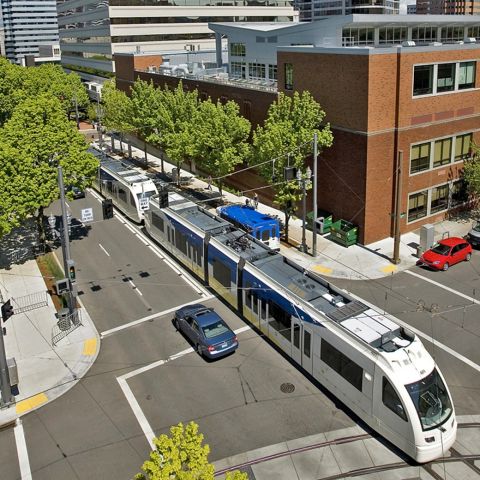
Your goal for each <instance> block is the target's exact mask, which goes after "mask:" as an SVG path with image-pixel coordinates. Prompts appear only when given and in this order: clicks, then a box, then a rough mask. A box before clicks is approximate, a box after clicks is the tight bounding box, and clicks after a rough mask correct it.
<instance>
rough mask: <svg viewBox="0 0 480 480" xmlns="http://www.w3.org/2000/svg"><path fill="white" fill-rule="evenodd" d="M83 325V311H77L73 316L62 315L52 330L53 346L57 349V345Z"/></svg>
mask: <svg viewBox="0 0 480 480" xmlns="http://www.w3.org/2000/svg"><path fill="white" fill-rule="evenodd" d="M81 325H82V315H81V311H80V310H78V309H76V310H74V312H73V313H72V314H69V315H65V316H63V315H60V318H59V319H58V322H57V323H56V324H55V325H54V326H53V328H52V345H53V346H54V347H55V346H56V345H57V343H58V342H59V341H60V340H62V339H63V338H65V337H66V336H67V335H68V334H69V333H72V332H73V331H74V330H75V329H77V328H78V327H80V326H81Z"/></svg>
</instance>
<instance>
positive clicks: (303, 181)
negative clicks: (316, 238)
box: [297, 167, 312, 253]
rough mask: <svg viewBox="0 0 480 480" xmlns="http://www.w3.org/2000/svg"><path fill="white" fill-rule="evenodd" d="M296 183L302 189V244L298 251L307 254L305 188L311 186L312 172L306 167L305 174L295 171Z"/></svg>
mask: <svg viewBox="0 0 480 480" xmlns="http://www.w3.org/2000/svg"><path fill="white" fill-rule="evenodd" d="M297 182H298V186H299V187H300V188H301V189H302V243H301V244H300V246H299V247H298V249H299V250H300V251H301V252H303V253H307V252H308V246H307V239H306V213H307V188H310V186H311V185H312V170H311V169H310V167H307V168H306V170H305V173H302V171H301V170H300V169H298V170H297Z"/></svg>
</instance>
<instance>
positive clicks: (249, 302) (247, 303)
mask: <svg viewBox="0 0 480 480" xmlns="http://www.w3.org/2000/svg"><path fill="white" fill-rule="evenodd" d="M251 287H252V285H251V284H250V283H246V284H245V306H246V307H247V308H248V309H249V310H251V309H252V290H251Z"/></svg>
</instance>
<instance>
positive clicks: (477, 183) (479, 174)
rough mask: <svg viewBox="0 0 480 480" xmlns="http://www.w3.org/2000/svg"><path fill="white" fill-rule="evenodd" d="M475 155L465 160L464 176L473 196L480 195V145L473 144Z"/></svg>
mask: <svg viewBox="0 0 480 480" xmlns="http://www.w3.org/2000/svg"><path fill="white" fill-rule="evenodd" d="M472 152H473V155H472V156H471V158H470V159H468V160H465V161H464V162H463V178H464V179H465V181H466V182H467V185H468V192H469V194H470V195H472V196H473V197H478V196H479V195H480V147H479V146H478V145H475V144H472Z"/></svg>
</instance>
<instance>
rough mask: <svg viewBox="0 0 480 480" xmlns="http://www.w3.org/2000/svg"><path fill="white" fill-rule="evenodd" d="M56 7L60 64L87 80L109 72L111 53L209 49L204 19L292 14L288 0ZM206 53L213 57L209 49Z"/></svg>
mask: <svg viewBox="0 0 480 480" xmlns="http://www.w3.org/2000/svg"><path fill="white" fill-rule="evenodd" d="M57 7H58V21H59V28H60V46H61V50H62V64H63V65H64V66H65V67H68V68H70V69H72V70H76V71H78V72H83V73H84V74H88V75H90V78H91V79H94V78H93V77H94V76H95V75H97V76H108V75H109V74H111V73H112V72H113V71H114V63H113V56H114V55H115V54H116V53H126V52H176V53H178V52H182V53H183V54H184V55H185V61H187V60H189V58H190V57H193V56H194V54H196V53H197V52H199V51H200V52H202V51H204V50H209V49H210V50H212V52H213V50H214V49H215V39H214V33H213V32H212V31H211V30H209V28H208V22H212V21H220V22H221V21H225V22H240V21H241V22H250V21H256V22H258V21H269V22H277V21H292V20H293V17H294V10H293V7H292V1H291V0H272V1H269V2H265V3H260V2H258V1H257V0H229V1H226V0H222V1H219V2H214V3H211V4H210V2H205V1H204V0H181V1H180V2H174V1H172V0H67V1H59V2H58V5H57ZM197 57H198V58H199V60H200V61H201V60H205V58H200V57H199V56H197ZM210 57H211V58H212V59H213V60H215V56H214V54H213V53H212V55H210ZM210 57H209V58H210ZM88 75H84V77H85V78H88Z"/></svg>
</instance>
